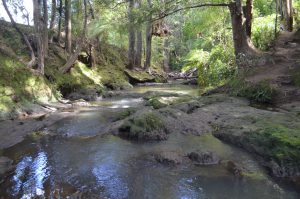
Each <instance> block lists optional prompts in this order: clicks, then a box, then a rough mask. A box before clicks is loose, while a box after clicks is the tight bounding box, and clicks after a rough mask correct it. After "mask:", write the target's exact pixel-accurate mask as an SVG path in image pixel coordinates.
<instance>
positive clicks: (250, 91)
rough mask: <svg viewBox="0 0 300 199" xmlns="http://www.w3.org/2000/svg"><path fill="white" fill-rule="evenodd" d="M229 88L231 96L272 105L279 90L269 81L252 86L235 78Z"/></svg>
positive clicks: (229, 83)
mask: <svg viewBox="0 0 300 199" xmlns="http://www.w3.org/2000/svg"><path fill="white" fill-rule="evenodd" d="M227 86H229V90H230V91H229V92H230V94H231V95H233V96H237V97H245V98H247V99H249V100H251V101H252V102H255V103H267V104H272V103H273V102H274V99H275V97H276V95H277V90H276V89H275V88H274V87H272V85H271V84H270V83H269V82H268V81H267V80H266V81H261V82H259V83H257V84H252V83H250V82H246V81H245V80H244V79H243V78H233V79H231V80H230V81H229V82H228V85H227Z"/></svg>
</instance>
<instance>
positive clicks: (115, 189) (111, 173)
mask: <svg viewBox="0 0 300 199" xmlns="http://www.w3.org/2000/svg"><path fill="white" fill-rule="evenodd" d="M121 169H122V168H121V165H120V164H118V163H117V162H115V160H114V159H113V158H105V160H104V161H103V162H101V163H100V164H99V165H98V166H97V167H95V168H93V170H92V173H93V175H94V176H95V177H96V179H97V183H98V184H99V185H100V186H102V187H104V188H105V192H106V194H108V196H109V198H116V199H121V198H128V194H129V188H128V186H127V184H126V182H125V180H124V179H123V178H122V177H121V176H120V175H119V174H120V173H121V172H120V170H121Z"/></svg>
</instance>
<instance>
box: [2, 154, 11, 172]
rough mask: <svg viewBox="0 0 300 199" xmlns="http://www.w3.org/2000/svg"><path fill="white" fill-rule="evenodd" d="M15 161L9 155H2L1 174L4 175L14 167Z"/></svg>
mask: <svg viewBox="0 0 300 199" xmlns="http://www.w3.org/2000/svg"><path fill="white" fill-rule="evenodd" d="M12 163H13V161H12V160H11V159H9V158H8V157H4V156H1V157H0V175H3V174H4V173H6V172H7V171H9V170H11V169H12V167H13V166H12Z"/></svg>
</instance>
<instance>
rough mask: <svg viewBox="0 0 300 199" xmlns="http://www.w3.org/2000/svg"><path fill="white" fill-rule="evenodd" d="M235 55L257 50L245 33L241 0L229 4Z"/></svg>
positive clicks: (254, 53)
mask: <svg viewBox="0 0 300 199" xmlns="http://www.w3.org/2000/svg"><path fill="white" fill-rule="evenodd" d="M229 10H230V14H231V23H232V34H233V43H234V50H235V55H236V56H237V57H238V56H239V55H240V54H243V55H256V54H257V51H256V49H255V47H254V46H253V45H252V43H251V40H250V38H249V37H248V36H247V33H246V25H245V23H244V20H245V19H244V15H243V11H242V3H241V0H236V1H235V2H232V3H230V4H229Z"/></svg>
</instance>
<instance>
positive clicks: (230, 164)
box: [226, 161, 243, 177]
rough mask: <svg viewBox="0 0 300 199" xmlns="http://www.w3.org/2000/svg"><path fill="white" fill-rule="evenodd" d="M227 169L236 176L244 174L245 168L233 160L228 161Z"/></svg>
mask: <svg viewBox="0 0 300 199" xmlns="http://www.w3.org/2000/svg"><path fill="white" fill-rule="evenodd" d="M226 169H227V170H228V171H229V172H230V173H232V174H233V175H234V176H237V177H241V176H243V168H242V167H240V166H239V165H237V164H236V163H234V162H232V161H228V162H227V164H226Z"/></svg>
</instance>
